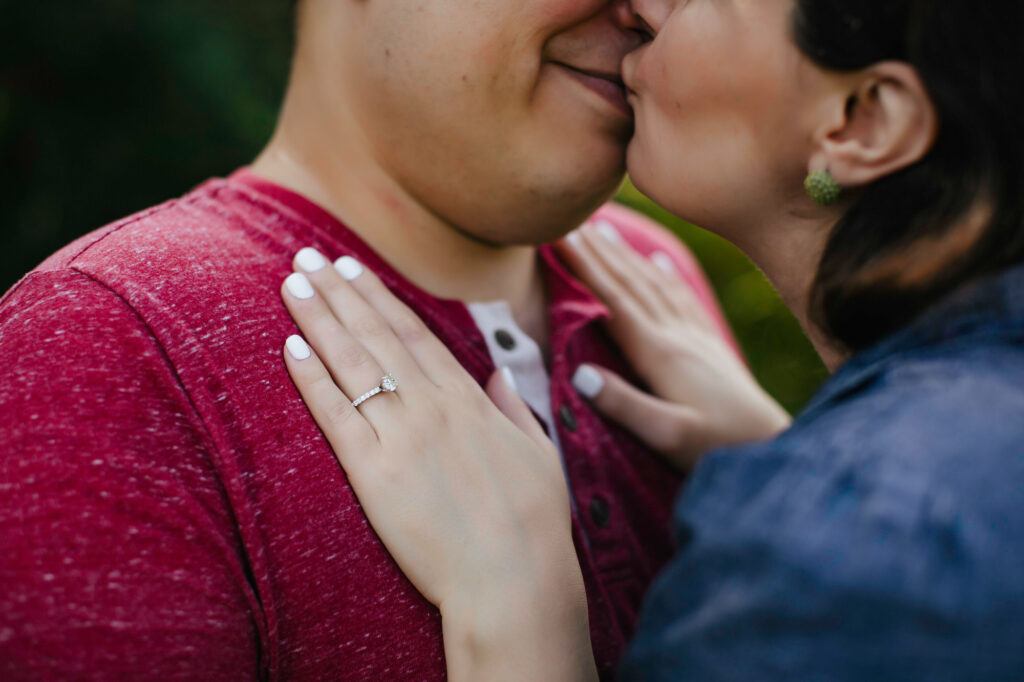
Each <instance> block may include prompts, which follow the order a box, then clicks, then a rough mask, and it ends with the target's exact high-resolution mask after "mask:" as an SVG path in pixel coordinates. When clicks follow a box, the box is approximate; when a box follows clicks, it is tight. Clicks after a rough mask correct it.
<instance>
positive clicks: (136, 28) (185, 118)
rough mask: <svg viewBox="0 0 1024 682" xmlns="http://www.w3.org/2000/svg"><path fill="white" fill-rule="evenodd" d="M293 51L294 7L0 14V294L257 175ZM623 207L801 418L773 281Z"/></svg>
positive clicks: (684, 228)
mask: <svg viewBox="0 0 1024 682" xmlns="http://www.w3.org/2000/svg"><path fill="white" fill-rule="evenodd" d="M510 1H511V0H510ZM290 39H291V23H290V17H289V3H288V2H287V0H250V1H249V2H243V1H242V0H206V1H202V0H145V1H142V0H43V1H36V2H11V1H9V0H0V160H2V167H3V173H4V181H3V183H0V290H4V289H7V288H8V287H9V286H10V285H11V284H13V283H14V282H15V281H16V280H17V279H18V278H19V277H21V275H23V274H24V273H25V272H27V271H28V270H30V269H31V268H32V267H34V266H35V265H36V264H37V263H38V262H39V261H41V260H42V259H43V258H45V257H46V256H47V254H49V253H50V252H52V251H54V250H55V249H57V248H59V247H60V246H61V245H63V244H65V243H67V242H68V241H70V240H72V239H74V238H75V237H78V236H80V235H82V234H85V233H86V232H88V231H90V230H92V229H94V228H96V227H99V226H101V225H103V224H105V223H108V222H110V221H113V220H115V219H117V218H119V217H121V216H124V215H128V214H130V213H133V212H135V211H137V210H139V209H142V208H145V207H147V206H149V205H152V204H155V203H158V202H160V201H163V200H165V199H167V198H170V197H172V196H176V195H179V194H182V193H184V192H186V191H187V190H188V189H190V188H191V187H193V186H195V185H196V184H198V183H199V182H200V181H202V180H203V179H205V178H207V177H210V176H213V175H224V174H226V173H229V172H231V171H232V170H233V169H235V168H236V167H238V166H240V165H242V164H244V163H246V162H248V161H249V160H251V159H252V158H253V157H254V155H255V154H256V153H257V151H258V150H259V149H260V147H261V146H262V144H263V143H264V142H265V141H266V139H267V137H268V135H269V133H270V131H271V129H272V127H273V122H274V117H275V115H276V111H277V105H278V102H279V101H280V97H281V94H282V92H283V89H284V82H285V78H286V75H287V66H288V53H289V50H290V42H291V40H290ZM619 198H620V200H621V201H623V202H625V203H627V204H629V205H631V206H634V207H636V208H639V209H640V210H642V211H644V212H646V213H648V214H651V215H653V216H655V217H656V218H658V219H659V220H662V221H663V222H665V223H666V224H668V225H670V226H671V227H672V228H673V229H674V230H676V232H677V233H678V234H680V236H681V237H682V238H683V239H684V240H686V242H687V243H688V244H689V245H690V246H691V248H693V250H694V252H695V253H696V254H697V256H698V258H699V259H700V260H701V262H702V263H703V264H704V266H705V268H706V269H707V271H708V274H709V276H710V277H711V279H712V282H713V283H714V285H715V287H716V289H717V291H718V293H719V296H720V298H721V300H722V304H723V306H724V308H725V310H726V313H727V315H728V316H729V318H730V320H731V321H732V323H733V325H734V327H735V329H736V331H737V334H738V336H739V338H740V340H741V343H742V344H743V347H744V349H745V350H746V352H747V355H748V358H749V359H750V363H751V366H752V368H753V369H754V371H755V373H756V374H757V376H758V378H759V379H760V380H761V382H762V383H763V384H764V385H765V386H766V387H767V388H768V390H769V391H771V392H772V393H773V394H774V395H775V396H776V397H777V398H778V399H779V400H780V401H781V402H782V403H783V404H784V405H785V406H786V407H788V408H789V409H791V410H794V409H797V408H798V407H799V406H800V405H802V404H803V403H804V402H805V401H806V399H807V398H808V397H809V395H810V394H811V393H812V392H813V391H814V389H815V388H816V387H817V386H818V385H819V384H820V382H821V381H822V379H823V378H824V377H825V370H824V368H823V367H822V365H821V363H820V361H819V360H818V358H817V356H815V355H814V353H813V351H812V349H811V348H810V346H809V344H808V343H807V341H806V339H805V338H804V337H803V335H802V334H801V333H800V330H799V328H798V326H797V325H796V323H795V321H794V320H793V318H792V316H790V315H789V313H788V311H786V310H785V308H784V306H783V305H782V303H781V302H780V301H779V299H778V297H777V296H776V295H775V293H774V291H773V290H772V289H771V287H770V286H769V285H768V284H767V282H766V281H765V280H764V278H763V276H762V275H761V274H760V273H759V272H758V271H757V270H756V269H754V268H753V267H752V266H751V265H750V263H749V262H748V261H747V260H746V259H745V258H744V257H743V256H742V255H740V254H739V253H738V252H737V251H736V250H735V249H733V248H732V247H731V246H729V245H728V244H726V243H724V242H723V241H722V240H720V239H718V238H716V237H714V236H713V235H710V234H708V233H706V232H704V231H702V230H699V229H697V228H695V227H693V226H691V225H687V224H685V223H683V222H682V221H679V220H675V219H672V218H671V216H669V215H668V214H666V213H665V212H664V211H661V210H660V209H658V208H657V207H655V206H654V205H653V204H651V203H650V202H649V201H648V200H647V199H646V198H645V197H643V196H642V195H640V194H639V193H638V192H637V191H636V190H635V189H633V188H632V187H631V186H629V185H627V186H626V187H625V188H624V189H623V191H622V192H621V193H620V197H619Z"/></svg>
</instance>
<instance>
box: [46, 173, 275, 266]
mask: <svg viewBox="0 0 1024 682" xmlns="http://www.w3.org/2000/svg"><path fill="white" fill-rule="evenodd" d="M276 222H280V216H275V215H272V212H271V210H270V209H269V208H268V207H267V206H265V205H262V204H260V203H259V202H258V201H256V200H254V199H252V197H250V196H248V195H246V194H245V192H244V191H241V190H240V189H239V188H238V187H237V186H235V185H233V184H231V183H230V182H229V181H226V180H220V179H212V180H208V181H206V182H205V183H203V184H202V185H200V186H199V187H197V188H196V189H194V190H193V191H191V192H189V193H188V194H186V195H184V196H182V197H180V198H177V199H172V200H170V201H166V202H164V203H162V204H159V205H157V206H153V207H152V208H148V209H146V210H144V211H140V212H138V213H135V214H134V215H130V216H128V217H126V218H123V219H121V220H118V221H116V222H114V223H111V224H110V225H107V226H105V227H102V228H100V229H98V230H95V231H93V232H90V233H89V234H87V235H85V236H83V237H80V238H79V239H77V240H75V241H74V242H72V243H70V244H68V245H67V246H65V247H64V248H62V249H60V250H59V251H57V252H56V253H54V254H53V255H52V256H50V257H49V258H47V259H46V260H45V261H43V263H42V264H40V265H39V266H38V267H37V268H36V270H35V271H36V272H45V271H50V270H59V269H64V268H71V269H74V270H77V271H80V272H84V273H87V274H89V275H90V276H93V277H96V278H98V279H104V276H105V275H111V276H116V275H119V274H120V275H124V274H126V273H132V274H133V275H136V276H141V275H144V274H149V275H153V276H158V277H161V278H165V277H173V276H175V275H176V274H178V273H181V272H182V271H183V270H187V269H188V268H189V267H190V266H192V267H194V266H196V265H201V264H203V263H206V264H211V263H214V262H216V261H217V260H218V259H220V258H224V257H227V258H228V259H229V261H230V260H231V259H233V258H235V257H237V255H238V254H240V253H242V252H251V251H253V250H254V249H255V250H259V247H261V246H265V244H266V240H265V239H261V238H260V237H261V236H262V235H260V234H258V233H259V232H260V231H261V230H260V227H261V226H269V225H271V224H273V223H276Z"/></svg>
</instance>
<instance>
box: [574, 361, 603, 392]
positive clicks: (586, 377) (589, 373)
mask: <svg viewBox="0 0 1024 682" xmlns="http://www.w3.org/2000/svg"><path fill="white" fill-rule="evenodd" d="M572 387H573V388H575V389H576V391H577V393H579V394H580V395H582V396H583V397H584V398H587V399H588V400H593V399H594V398H596V397H597V395H598V394H599V393H600V392H601V391H602V389H604V377H603V376H601V373H600V372H598V371H597V370H596V369H594V368H593V367H590V366H588V365H580V366H579V368H578V369H577V370H576V373H575V374H573V375H572Z"/></svg>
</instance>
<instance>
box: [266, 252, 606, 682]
mask: <svg viewBox="0 0 1024 682" xmlns="http://www.w3.org/2000/svg"><path fill="white" fill-rule="evenodd" d="M295 265H296V270H297V271H298V272H296V273H295V274H292V275H291V276H290V277H289V278H288V279H287V280H286V281H285V284H284V286H283V287H282V297H283V299H284V301H285V304H286V306H287V307H288V310H289V312H290V313H291V315H292V317H293V318H294V319H295V322H296V323H297V324H298V326H299V327H300V329H301V330H302V332H303V334H304V335H305V338H306V340H308V344H307V343H306V341H304V340H303V338H301V337H298V336H293V337H291V338H289V339H288V342H287V344H286V348H287V350H286V352H285V361H286V363H287V366H288V371H289V373H290V374H291V376H292V379H293V380H294V381H295V385H296V386H297V387H298V389H299V391H300V393H301V394H302V397H303V399H304V400H305V401H306V404H307V405H308V406H309V410H310V412H311V413H312V415H313V417H314V419H315V420H316V422H317V424H319V426H320V428H321V430H322V431H323V433H324V435H325V436H326V437H327V440H328V442H329V443H330V445H331V447H332V449H333V450H334V453H335V455H336V457H337V459H338V461H339V462H340V463H341V465H342V467H344V469H345V472H346V474H347V475H348V480H349V482H350V483H351V485H352V488H353V490H355V492H356V494H357V495H358V497H359V500H360V503H361V504H362V507H363V509H364V511H365V512H366V516H367V518H368V519H369V520H370V523H371V524H372V525H373V527H374V530H375V531H376V532H377V534H378V536H379V537H380V539H381V540H382V541H383V542H384V544H385V545H386V546H387V548H388V550H389V551H390V552H391V555H392V556H393V557H394V558H395V560H396V561H397V563H398V565H399V566H400V567H401V569H402V571H403V572H404V573H405V574H406V576H408V578H409V579H410V580H411V581H412V582H413V584H414V585H415V586H416V588H417V589H418V590H419V591H420V592H421V593H422V594H423V595H424V596H425V597H426V598H427V599H429V600H430V601H431V602H432V603H434V604H435V605H437V606H438V608H439V609H440V610H441V613H442V623H443V628H444V638H445V649H446V655H447V658H448V669H449V675H450V677H451V678H452V679H455V680H458V679H529V680H542V679H559V680H572V679H589V678H590V677H592V676H596V673H594V663H593V654H592V652H591V650H590V639H589V629H588V625H587V608H586V595H585V592H584V589H583V579H582V576H581V574H580V568H579V563H578V560H577V557H576V553H575V548H574V546H573V542H572V534H571V516H570V508H569V497H568V490H567V487H566V482H565V478H564V474H563V473H562V467H561V464H560V461H559V455H558V452H557V451H556V450H555V448H554V446H553V445H552V444H551V442H550V441H549V440H548V439H547V437H546V436H545V434H544V433H543V431H542V430H541V428H540V426H539V425H538V424H537V421H536V420H535V419H534V418H533V415H532V414H531V413H530V411H529V409H528V408H527V407H526V406H525V405H524V404H523V403H522V401H521V400H519V398H518V396H516V395H515V393H514V391H512V390H511V389H510V388H509V387H508V385H507V384H506V380H504V379H503V378H502V376H503V375H502V374H501V373H498V374H496V375H495V376H494V377H492V378H491V381H490V383H489V385H488V393H489V394H490V397H489V395H488V393H485V392H484V390H482V389H481V388H480V387H479V386H478V385H477V384H476V382H475V381H474V380H473V379H472V377H470V376H469V374H468V373H467V372H466V371H465V370H464V369H463V368H462V366H461V365H459V363H458V362H457V361H456V360H455V358H454V357H453V356H452V355H451V353H450V352H449V351H448V349H447V348H445V347H444V345H442V344H441V342H440V341H439V340H438V339H437V338H436V337H435V336H434V335H433V334H432V333H431V332H430V330H429V329H428V328H427V327H426V325H424V324H423V322H422V321H421V320H420V319H419V318H418V317H417V316H416V315H415V314H414V313H413V312H412V311H411V310H409V309H408V308H407V307H406V306H405V305H404V304H402V303H401V302H400V301H399V300H398V299H396V298H395V297H394V296H393V295H392V294H391V293H390V292H389V291H388V290H387V288H385V287H384V286H383V284H382V283H381V282H380V280H379V279H378V278H377V277H376V275H374V274H373V273H372V272H369V271H366V270H364V269H363V268H362V266H361V265H360V264H359V263H358V262H356V261H355V260H353V259H351V258H342V259H339V261H338V262H337V263H336V264H335V267H330V266H329V265H328V263H327V261H326V259H325V258H324V257H323V256H322V255H320V254H319V253H317V252H316V251H314V250H312V249H303V251H301V252H300V253H299V254H298V255H297V256H296V259H295ZM388 373H391V374H393V375H394V377H395V378H396V379H397V381H398V388H397V390H396V391H394V392H387V391H385V392H383V393H382V394H380V395H376V396H374V397H371V398H369V399H368V400H367V401H366V402H365V403H363V404H362V405H360V406H359V407H358V408H355V407H353V406H352V401H353V400H354V399H356V398H358V397H359V396H361V395H363V394H364V393H365V392H367V391H369V390H370V389H372V388H373V387H375V386H377V385H378V384H379V383H381V377H383V376H384V375H385V374H388ZM492 398H493V400H494V402H492ZM495 405H497V406H498V407H500V408H501V410H499V409H498V407H496V406H495ZM502 410H503V411H504V413H503V412H502ZM506 415H508V416H506Z"/></svg>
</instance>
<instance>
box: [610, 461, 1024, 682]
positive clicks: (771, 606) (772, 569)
mask: <svg viewBox="0 0 1024 682" xmlns="http://www.w3.org/2000/svg"><path fill="white" fill-rule="evenodd" d="M865 488H870V490H867V491H865V490H864V489H865ZM885 488H886V487H885V486H884V485H882V486H880V487H879V486H874V485H873V484H869V483H864V482H859V481H855V480H853V479H851V478H849V476H848V475H846V474H844V473H843V472H842V471H835V470H832V469H831V468H830V465H828V464H825V465H820V463H814V462H808V461H807V460H800V459H799V458H787V457H786V456H785V454H784V453H779V452H772V451H771V450H770V449H768V450H767V451H766V450H765V449H761V450H757V449H747V450H746V451H737V452H732V453H722V454H721V455H720V456H716V457H714V458H713V460H712V461H710V462H707V463H706V465H702V466H701V467H700V468H699V469H698V471H697V472H696V473H695V475H694V478H693V479H692V480H691V482H690V485H689V486H688V489H687V491H686V492H685V493H684V495H683V496H682V497H681V499H680V501H679V504H678V506H677V511H676V529H677V535H678V538H677V539H678V541H679V543H680V547H681V549H680V552H679V554H678V555H677V556H676V557H675V558H674V559H673V561H672V562H671V563H670V564H669V566H668V567H667V568H666V570H665V571H664V572H663V573H662V575H661V576H660V577H659V579H658V580H657V581H656V582H655V584H654V586H653V587H652V589H651V591H650V593H649V594H648V596H647V599H646V602H645V605H644V609H643V613H642V614H641V618H640V621H639V623H638V631H637V634H636V636H635V639H634V641H633V643H632V644H631V647H630V649H629V651H628V652H627V655H626V658H625V659H624V663H623V668H622V675H621V679H622V680H625V681H629V682H633V681H641V680H642V681H644V682H654V681H661V680H665V681H668V680H672V681H682V680H701V681H702V682H712V681H715V680H757V681H761V682H769V681H774V680H801V681H802V682H809V681H814V680H837V681H838V680H844V681H845V680H850V681H851V682H852V681H854V680H857V681H862V680H874V681H879V680H882V681H886V680H1012V679H1016V680H1021V679H1024V653H1022V651H1024V647H1022V646H1021V642H1022V641H1024V639H1021V635H1022V628H1021V624H1020V621H1021V619H1020V615H1021V614H1020V603H1019V602H1018V603H1017V604H1016V606H1014V605H1012V604H1007V603H1004V602H1003V601H1002V600H1000V598H999V596H998V594H997V593H998V590H996V591H995V592H992V591H990V590H989V589H988V586H989V584H990V583H991V581H989V580H988V578H987V577H986V575H985V571H984V570H982V569H980V568H979V567H978V566H977V565H976V560H977V559H978V557H977V556H975V555H974V554H973V549H974V547H976V546H977V543H974V542H973V541H972V538H971V537H969V535H970V533H969V532H968V531H965V529H964V528H963V527H962V522H963V520H962V519H958V517H957V516H956V515H955V514H953V515H950V516H949V517H948V518H947V517H946V516H944V515H943V513H942V509H941V508H940V507H937V506H936V504H935V502H934V500H930V499H929V497H928V491H927V490H924V491H918V492H913V491H911V492H908V491H907V490H903V491H894V490H887V489H885ZM851 491H854V492H853V493H851ZM897 493H901V494H902V496H901V497H900V496H897ZM851 494H855V495H857V496H859V499H857V503H856V504H851V503H850V497H849V496H850V495H851ZM958 524H960V525H958ZM1003 570H1004V571H1005V569H1003ZM1018 582H1019V581H1018ZM993 595H994V596H993Z"/></svg>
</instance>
